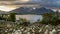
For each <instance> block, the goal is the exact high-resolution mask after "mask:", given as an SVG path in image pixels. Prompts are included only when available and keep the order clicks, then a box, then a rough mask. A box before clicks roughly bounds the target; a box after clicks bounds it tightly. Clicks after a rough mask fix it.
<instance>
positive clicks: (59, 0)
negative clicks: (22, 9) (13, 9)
mask: <svg viewBox="0 0 60 34" xmlns="http://www.w3.org/2000/svg"><path fill="white" fill-rule="evenodd" d="M2 4H3V5H22V4H23V5H24V4H37V5H40V6H43V7H50V8H53V7H55V8H60V0H9V1H8V0H0V5H2Z"/></svg>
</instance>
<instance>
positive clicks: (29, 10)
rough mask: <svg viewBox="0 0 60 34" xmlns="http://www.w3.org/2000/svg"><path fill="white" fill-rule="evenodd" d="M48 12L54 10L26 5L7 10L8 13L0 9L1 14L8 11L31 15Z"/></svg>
mask: <svg viewBox="0 0 60 34" xmlns="http://www.w3.org/2000/svg"><path fill="white" fill-rule="evenodd" d="M50 12H54V11H53V10H51V9H46V8H44V7H41V8H35V9H33V8H27V7H21V8H17V9H15V10H12V11H9V12H8V13H7V12H4V11H0V14H1V13H3V14H9V13H16V14H22V15H24V14H33V15H40V14H43V13H50Z"/></svg>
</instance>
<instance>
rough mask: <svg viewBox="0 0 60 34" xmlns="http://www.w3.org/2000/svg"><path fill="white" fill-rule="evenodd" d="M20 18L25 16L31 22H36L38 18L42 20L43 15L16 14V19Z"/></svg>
mask: <svg viewBox="0 0 60 34" xmlns="http://www.w3.org/2000/svg"><path fill="white" fill-rule="evenodd" d="M19 18H25V19H27V20H29V21H31V22H35V21H37V20H38V19H40V20H42V16H41V15H16V20H19Z"/></svg>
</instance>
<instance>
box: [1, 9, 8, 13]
mask: <svg viewBox="0 0 60 34" xmlns="http://www.w3.org/2000/svg"><path fill="white" fill-rule="evenodd" d="M0 14H8V13H7V12H5V11H1V10H0Z"/></svg>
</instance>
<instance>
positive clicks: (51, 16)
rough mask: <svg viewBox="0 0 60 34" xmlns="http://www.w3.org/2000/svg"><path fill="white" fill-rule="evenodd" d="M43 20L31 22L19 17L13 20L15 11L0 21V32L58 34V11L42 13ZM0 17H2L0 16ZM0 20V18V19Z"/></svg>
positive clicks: (59, 16)
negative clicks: (17, 20)
mask: <svg viewBox="0 0 60 34" xmlns="http://www.w3.org/2000/svg"><path fill="white" fill-rule="evenodd" d="M42 16H43V20H42V21H40V20H37V22H35V23H33V24H31V23H30V22H29V21H28V20H26V19H23V18H20V20H19V22H18V23H16V22H15V13H11V14H10V15H9V16H7V17H8V18H7V17H5V18H4V19H3V20H5V22H0V34H59V33H60V27H59V26H60V13H59V12H58V11H57V12H55V13H44V14H42ZM1 18H3V17H2V16H1ZM0 20H1V19H0Z"/></svg>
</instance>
